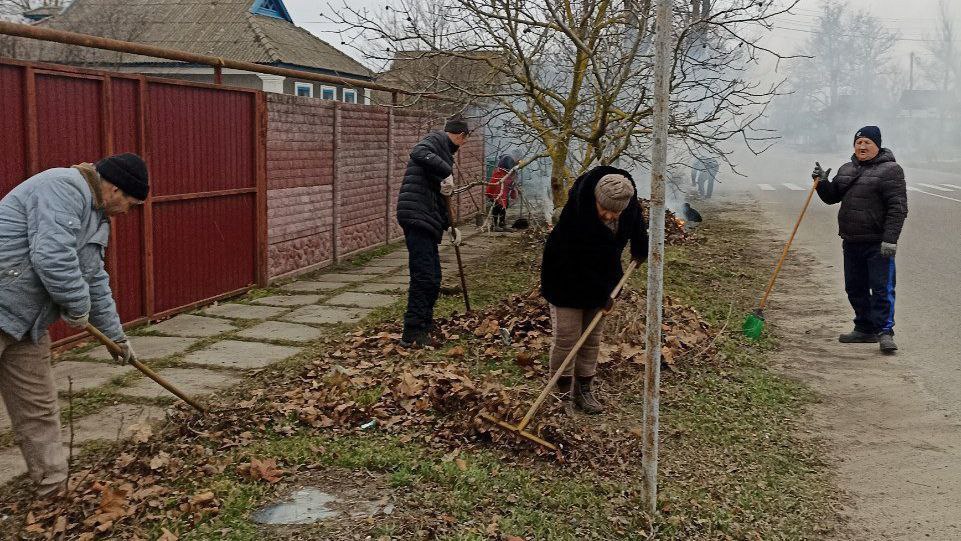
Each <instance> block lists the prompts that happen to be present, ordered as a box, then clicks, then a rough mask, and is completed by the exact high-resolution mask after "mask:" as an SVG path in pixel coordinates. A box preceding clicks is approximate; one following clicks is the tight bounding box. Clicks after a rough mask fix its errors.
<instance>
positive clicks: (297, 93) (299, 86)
mask: <svg viewBox="0 0 961 541" xmlns="http://www.w3.org/2000/svg"><path fill="white" fill-rule="evenodd" d="M302 88H306V89H307V92H308V93H307V96H306V97H308V98H313V97H314V85H313V84H312V83H294V95H295V96H301V94H300V89H302ZM301 97H304V96H301Z"/></svg>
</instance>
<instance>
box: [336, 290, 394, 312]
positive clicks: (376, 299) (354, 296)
mask: <svg viewBox="0 0 961 541" xmlns="http://www.w3.org/2000/svg"><path fill="white" fill-rule="evenodd" d="M399 298H400V297H397V296H396V295H383V294H380V293H358V292H347V293H341V294H340V295H337V296H336V297H333V298H331V299H328V300H327V302H326V303H325V304H331V305H337V306H357V307H359V308H380V307H382V306H390V305H391V304H394V302H395V301H396V300H397V299H399Z"/></svg>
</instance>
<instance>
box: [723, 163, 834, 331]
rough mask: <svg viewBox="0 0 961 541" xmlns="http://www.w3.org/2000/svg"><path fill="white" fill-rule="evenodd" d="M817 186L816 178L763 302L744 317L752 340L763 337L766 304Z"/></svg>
mask: <svg viewBox="0 0 961 541" xmlns="http://www.w3.org/2000/svg"><path fill="white" fill-rule="evenodd" d="M828 172H830V170H828ZM817 187H818V179H814V184H813V185H812V186H811V191H809V192H808V197H807V199H806V200H805V201H804V206H803V207H802V208H801V215H800V216H798V219H797V222H796V223H795V224H794V229H793V230H792V231H791V236H790V237H788V239H787V243H786V244H785V245H784V250H783V251H782V252H781V258H780V259H778V262H777V265H775V267H774V273H773V274H772V275H771V280H770V281H769V282H768V283H767V289H766V290H765V291H764V296H763V297H762V298H761V303H760V304H759V305H758V307H757V308H755V309H754V311H753V312H751V313H750V314H748V316H747V317H746V318H744V326H743V327H742V329H743V330H744V336H746V337H748V338H750V339H751V340H757V339H758V338H760V337H761V333H762V332H764V306H765V305H766V304H767V299H768V297H769V296H770V295H771V290H772V289H774V282H775V281H777V275H778V274H779V273H780V272H781V267H783V266H784V260H785V259H787V254H788V251H789V250H790V249H791V243H792V242H794V236H795V235H797V230H798V228H799V227H800V226H801V221H802V220H804V214H805V213H806V212H807V209H808V205H810V204H811V197H812V196H814V191H815V190H817Z"/></svg>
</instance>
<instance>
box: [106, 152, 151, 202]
mask: <svg viewBox="0 0 961 541" xmlns="http://www.w3.org/2000/svg"><path fill="white" fill-rule="evenodd" d="M95 167H96V168H97V172H98V173H100V176H101V177H103V179H104V180H106V181H107V182H109V183H111V184H113V185H114V186H116V187H118V188H120V190H121V191H122V192H123V193H125V194H127V195H129V196H130V197H133V198H134V199H138V200H140V201H143V200H144V199H147V194H148V193H149V192H150V185H149V184H148V182H147V164H146V163H144V161H143V159H141V158H140V156H137V155H136V154H130V153H127V154H117V155H116V156H110V157H108V158H104V159H102V160H100V161H99V162H97V163H96V165H95Z"/></svg>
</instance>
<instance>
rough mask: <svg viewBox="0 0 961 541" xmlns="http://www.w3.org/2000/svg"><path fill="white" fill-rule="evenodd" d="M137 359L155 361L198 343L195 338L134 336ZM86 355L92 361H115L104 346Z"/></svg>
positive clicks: (181, 351)
mask: <svg viewBox="0 0 961 541" xmlns="http://www.w3.org/2000/svg"><path fill="white" fill-rule="evenodd" d="M130 340H131V341H132V343H133V347H134V349H135V350H136V351H137V358H138V359H140V360H141V361H155V360H157V359H163V358H166V357H170V356H171V355H177V354H178V353H183V352H184V351H186V350H187V348H189V347H190V346H192V345H194V343H196V342H197V340H196V339H195V338H181V337H176V336H134V337H132V338H131V339H130ZM84 355H86V356H87V357H90V358H91V359H97V360H101V361H110V362H112V361H113V355H111V354H110V352H108V351H107V348H105V347H103V346H99V347H96V348H94V349H91V350H90V351H88V352H86V353H85V354H84Z"/></svg>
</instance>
